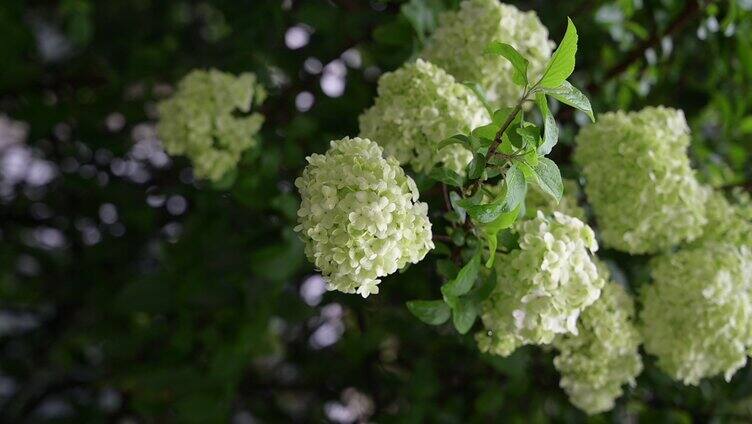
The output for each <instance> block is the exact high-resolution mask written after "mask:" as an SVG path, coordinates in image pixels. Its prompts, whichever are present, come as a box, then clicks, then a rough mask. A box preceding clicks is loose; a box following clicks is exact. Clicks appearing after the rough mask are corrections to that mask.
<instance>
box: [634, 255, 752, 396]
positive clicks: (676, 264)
mask: <svg viewBox="0 0 752 424" xmlns="http://www.w3.org/2000/svg"><path fill="white" fill-rule="evenodd" d="M652 276H653V280H654V282H653V284H651V285H649V286H648V287H647V288H646V289H645V290H644V291H643V293H642V294H643V296H642V301H643V310H642V312H641V313H640V319H641V321H642V325H643V330H644V331H643V337H644V338H645V350H646V351H647V352H648V353H650V354H653V355H655V356H657V357H658V366H659V367H660V368H661V369H663V370H664V371H665V372H666V373H668V374H669V375H671V376H672V377H673V378H675V379H677V380H680V381H682V382H684V384H691V385H697V384H698V383H699V381H700V379H701V378H703V377H710V376H714V375H717V374H719V373H723V374H724V376H725V378H726V380H729V379H730V378H731V376H732V375H733V374H734V372H736V370H737V369H739V368H741V367H742V366H744V364H745V363H746V360H747V355H748V354H749V353H750V350H749V349H750V347H751V346H752V251H750V248H749V246H734V245H732V244H728V243H718V244H712V243H711V244H707V245H704V246H699V247H692V248H688V249H685V250H681V251H679V252H677V253H674V254H670V255H666V256H662V257H658V258H656V259H655V260H654V262H653V263H652Z"/></svg>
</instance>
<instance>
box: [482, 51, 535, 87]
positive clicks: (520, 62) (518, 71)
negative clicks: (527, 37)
mask: <svg viewBox="0 0 752 424" xmlns="http://www.w3.org/2000/svg"><path fill="white" fill-rule="evenodd" d="M485 53H490V54H495V55H499V56H503V57H505V58H506V59H507V60H508V61H509V62H511V63H512V67H514V73H513V74H512V81H513V82H514V83H515V84H517V85H519V86H520V87H526V86H527V66H528V64H529V62H528V61H527V59H525V58H524V57H522V55H521V54H520V53H519V52H518V51H517V50H516V49H515V48H514V47H512V46H511V45H509V44H506V43H500V42H498V41H494V42H492V43H490V44H489V45H488V46H486V50H485Z"/></svg>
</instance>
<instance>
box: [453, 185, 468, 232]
mask: <svg viewBox="0 0 752 424" xmlns="http://www.w3.org/2000/svg"><path fill="white" fill-rule="evenodd" d="M460 200H462V197H460V195H459V194H458V193H457V192H456V191H453V192H451V193H449V203H450V204H451V205H452V209H453V210H454V211H455V212H456V213H457V216H458V217H459V218H460V223H461V224H464V223H465V220H466V219H467V211H466V210H465V208H463V207H462V206H461V205H460V204H459V202H460Z"/></svg>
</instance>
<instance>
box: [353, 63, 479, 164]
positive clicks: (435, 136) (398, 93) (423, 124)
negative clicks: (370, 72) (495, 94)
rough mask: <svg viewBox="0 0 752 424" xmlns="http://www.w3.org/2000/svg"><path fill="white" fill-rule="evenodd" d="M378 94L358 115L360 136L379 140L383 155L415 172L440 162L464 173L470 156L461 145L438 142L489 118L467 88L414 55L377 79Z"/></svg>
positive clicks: (471, 155) (466, 131) (467, 130)
mask: <svg viewBox="0 0 752 424" xmlns="http://www.w3.org/2000/svg"><path fill="white" fill-rule="evenodd" d="M378 94H379V95H378V97H377V98H376V102H375V104H374V105H373V107H371V108H370V109H368V110H366V111H365V112H364V113H363V114H362V115H361V116H360V136H361V137H364V138H369V139H371V140H374V141H376V142H377V143H379V145H380V146H382V147H383V148H384V150H385V151H386V153H387V154H388V155H390V156H394V157H395V158H397V160H399V161H400V163H401V164H408V163H409V164H410V165H411V166H412V168H413V169H414V170H415V171H416V172H427V171H430V170H431V168H433V167H434V166H435V165H437V164H439V163H441V164H443V165H444V166H445V167H447V168H449V169H451V170H453V171H455V172H457V173H459V174H464V172H465V166H466V165H467V164H468V163H470V161H471V160H472V159H473V154H472V153H471V152H470V151H469V150H467V149H465V148H464V147H462V146H461V145H459V144H452V145H450V146H447V147H444V148H443V149H441V150H438V149H437V147H436V146H437V145H438V144H439V143H440V142H441V141H442V140H444V139H446V138H448V137H451V136H453V135H455V134H459V133H462V134H468V133H470V131H471V130H472V129H473V128H475V127H479V126H481V125H484V124H487V123H489V122H490V121H491V118H490V117H489V116H488V112H487V111H486V109H485V108H484V107H483V104H482V103H481V102H480V100H478V98H477V97H476V96H475V94H473V92H472V91H470V89H468V88H467V87H465V86H464V85H462V84H460V83H458V82H456V81H455V80H454V78H453V77H452V76H451V75H449V74H447V73H446V72H445V71H444V70H443V69H441V68H439V67H437V66H434V65H433V64H431V63H429V62H426V61H423V60H421V59H418V60H417V61H416V62H414V63H410V64H407V65H404V66H403V67H401V68H399V69H397V70H396V71H394V72H388V73H386V74H384V75H383V76H382V77H381V79H379V87H378Z"/></svg>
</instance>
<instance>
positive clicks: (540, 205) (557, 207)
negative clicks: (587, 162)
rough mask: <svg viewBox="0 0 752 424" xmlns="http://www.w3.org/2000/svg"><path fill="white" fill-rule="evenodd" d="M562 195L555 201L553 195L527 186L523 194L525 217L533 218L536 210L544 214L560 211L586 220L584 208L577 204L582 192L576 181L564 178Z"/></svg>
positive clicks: (583, 220)
mask: <svg viewBox="0 0 752 424" xmlns="http://www.w3.org/2000/svg"><path fill="white" fill-rule="evenodd" d="M563 183H564V195H563V196H562V197H561V200H559V203H556V200H554V198H553V197H551V196H550V195H549V194H546V193H543V191H542V190H541V189H540V188H538V187H536V186H532V187H531V186H528V190H527V195H526V196H525V218H535V217H536V216H537V212H538V211H539V210H540V211H543V213H544V214H549V213H552V212H561V213H563V214H564V215H569V216H571V217H573V218H577V219H579V220H580V221H582V222H587V214H586V213H585V209H583V208H582V206H580V205H579V198H580V197H581V195H582V193H581V190H580V187H579V186H578V185H577V182H576V181H574V180H564V181H563Z"/></svg>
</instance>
